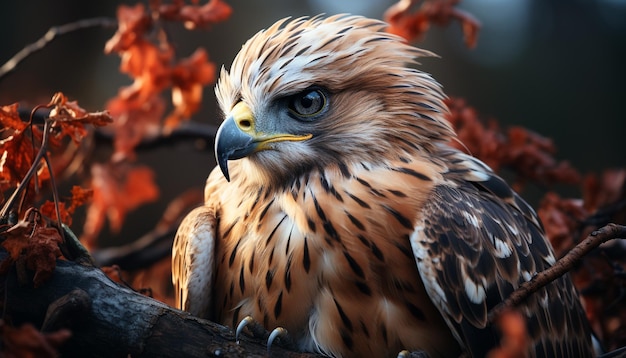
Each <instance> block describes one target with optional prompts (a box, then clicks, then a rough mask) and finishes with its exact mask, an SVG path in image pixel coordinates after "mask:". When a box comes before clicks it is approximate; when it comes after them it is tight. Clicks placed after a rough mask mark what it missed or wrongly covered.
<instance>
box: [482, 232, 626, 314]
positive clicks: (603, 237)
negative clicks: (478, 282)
mask: <svg viewBox="0 0 626 358" xmlns="http://www.w3.org/2000/svg"><path fill="white" fill-rule="evenodd" d="M618 238H626V226H622V225H617V224H608V225H606V226H604V227H602V228H600V229H598V230H596V231H594V232H592V233H591V234H589V236H587V238H586V239H585V240H583V241H582V242H580V243H579V244H578V245H576V246H575V247H574V248H573V249H572V250H571V251H570V252H568V253H567V255H565V256H563V257H562V258H561V259H560V260H559V261H557V262H556V264H554V266H552V267H550V268H549V269H547V270H544V271H542V272H539V273H537V275H535V277H533V278H532V279H531V280H530V281H528V282H525V283H524V284H522V285H521V286H520V287H518V288H517V289H516V290H515V291H514V292H513V293H512V294H511V296H509V297H508V298H507V299H506V300H504V301H502V302H501V303H499V304H498V305H497V306H495V307H494V308H493V309H491V311H489V322H494V320H495V319H496V318H497V317H499V316H500V314H502V312H503V311H505V310H507V309H510V308H513V307H515V306H517V305H519V304H520V303H522V301H524V300H525V299H526V298H528V296H530V295H531V294H533V293H535V292H537V291H538V290H539V289H541V288H542V287H544V286H545V285H547V284H549V283H550V282H552V281H554V280H556V279H557V278H559V277H561V276H563V275H564V274H566V273H567V272H569V271H570V270H571V269H572V267H574V265H575V264H576V263H577V262H578V261H579V260H580V259H581V258H583V257H584V256H585V255H587V254H588V253H589V252H590V251H591V250H593V249H595V248H596V247H598V246H600V245H602V244H603V243H605V242H607V241H609V240H613V239H618Z"/></svg>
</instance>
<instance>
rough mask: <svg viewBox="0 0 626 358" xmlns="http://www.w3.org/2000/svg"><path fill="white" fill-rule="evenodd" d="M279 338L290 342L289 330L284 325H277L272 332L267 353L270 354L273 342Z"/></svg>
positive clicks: (268, 340)
mask: <svg viewBox="0 0 626 358" xmlns="http://www.w3.org/2000/svg"><path fill="white" fill-rule="evenodd" d="M276 338H278V339H279V340H283V341H286V343H287V344H289V332H287V330H286V329H285V328H283V327H276V328H274V330H273V331H272V333H270V336H269V338H268V339H267V355H269V354H270V349H271V348H272V343H274V341H275V340H276Z"/></svg>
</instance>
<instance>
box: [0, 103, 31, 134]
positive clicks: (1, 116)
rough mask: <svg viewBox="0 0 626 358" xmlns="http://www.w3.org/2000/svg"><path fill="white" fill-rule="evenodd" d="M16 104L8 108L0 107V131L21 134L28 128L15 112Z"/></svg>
mask: <svg viewBox="0 0 626 358" xmlns="http://www.w3.org/2000/svg"><path fill="white" fill-rule="evenodd" d="M18 107H19V106H18V104H17V103H14V104H11V105H8V106H0V131H1V132H5V131H7V130H10V131H12V132H14V131H18V132H23V131H24V130H25V129H26V128H27V127H28V126H29V124H28V123H25V122H24V121H22V119H21V118H20V115H19V113H18V111H17V109H18ZM1 132H0V133H1Z"/></svg>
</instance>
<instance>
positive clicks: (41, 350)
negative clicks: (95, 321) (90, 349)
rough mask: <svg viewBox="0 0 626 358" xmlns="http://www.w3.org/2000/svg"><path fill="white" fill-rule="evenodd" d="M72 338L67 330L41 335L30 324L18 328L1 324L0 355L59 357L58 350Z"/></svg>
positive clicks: (13, 356) (7, 357)
mask: <svg viewBox="0 0 626 358" xmlns="http://www.w3.org/2000/svg"><path fill="white" fill-rule="evenodd" d="M71 336H72V334H71V332H70V331H69V330H67V329H61V330H58V331H56V332H50V333H41V332H39V330H38V329H37V328H35V327H34V326H33V325H32V324H30V323H25V324H23V325H22V326H20V327H19V328H16V327H11V326H8V325H7V324H5V323H3V322H0V337H1V338H2V344H1V346H2V350H1V351H0V355H1V356H2V357H6V358H23V357H33V358H34V357H39V358H47V357H49V358H54V357H58V356H59V353H58V352H57V348H59V347H60V346H61V344H63V343H64V342H65V341H67V339H69V338H70V337H71Z"/></svg>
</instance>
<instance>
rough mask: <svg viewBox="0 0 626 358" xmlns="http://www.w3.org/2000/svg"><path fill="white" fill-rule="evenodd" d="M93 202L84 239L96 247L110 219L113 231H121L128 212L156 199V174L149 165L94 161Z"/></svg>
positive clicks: (87, 245) (92, 168) (157, 193)
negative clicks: (101, 231) (98, 162)
mask: <svg viewBox="0 0 626 358" xmlns="http://www.w3.org/2000/svg"><path fill="white" fill-rule="evenodd" d="M91 175H92V182H91V185H92V188H93V190H94V193H93V202H92V203H91V205H90V206H89V208H88V209H87V220H86V221H85V227H84V232H83V237H82V238H81V240H82V241H83V242H84V243H85V246H86V247H87V248H92V247H94V246H95V244H96V242H95V240H96V237H97V235H98V233H99V232H100V230H101V229H102V227H103V225H104V222H105V219H108V221H109V224H110V226H111V230H113V231H118V230H119V229H120V228H121V226H122V223H123V221H124V218H125V216H126V213H127V212H129V211H131V210H134V209H135V208H137V207H138V206H139V205H142V204H145V203H147V202H151V201H154V200H156V199H157V198H158V196H159V189H158V187H157V186H156V184H155V183H154V173H153V172H152V170H151V169H150V168H148V167H145V166H137V167H131V166H130V165H127V164H124V163H120V164H117V165H116V164H94V165H93V166H92V167H91Z"/></svg>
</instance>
